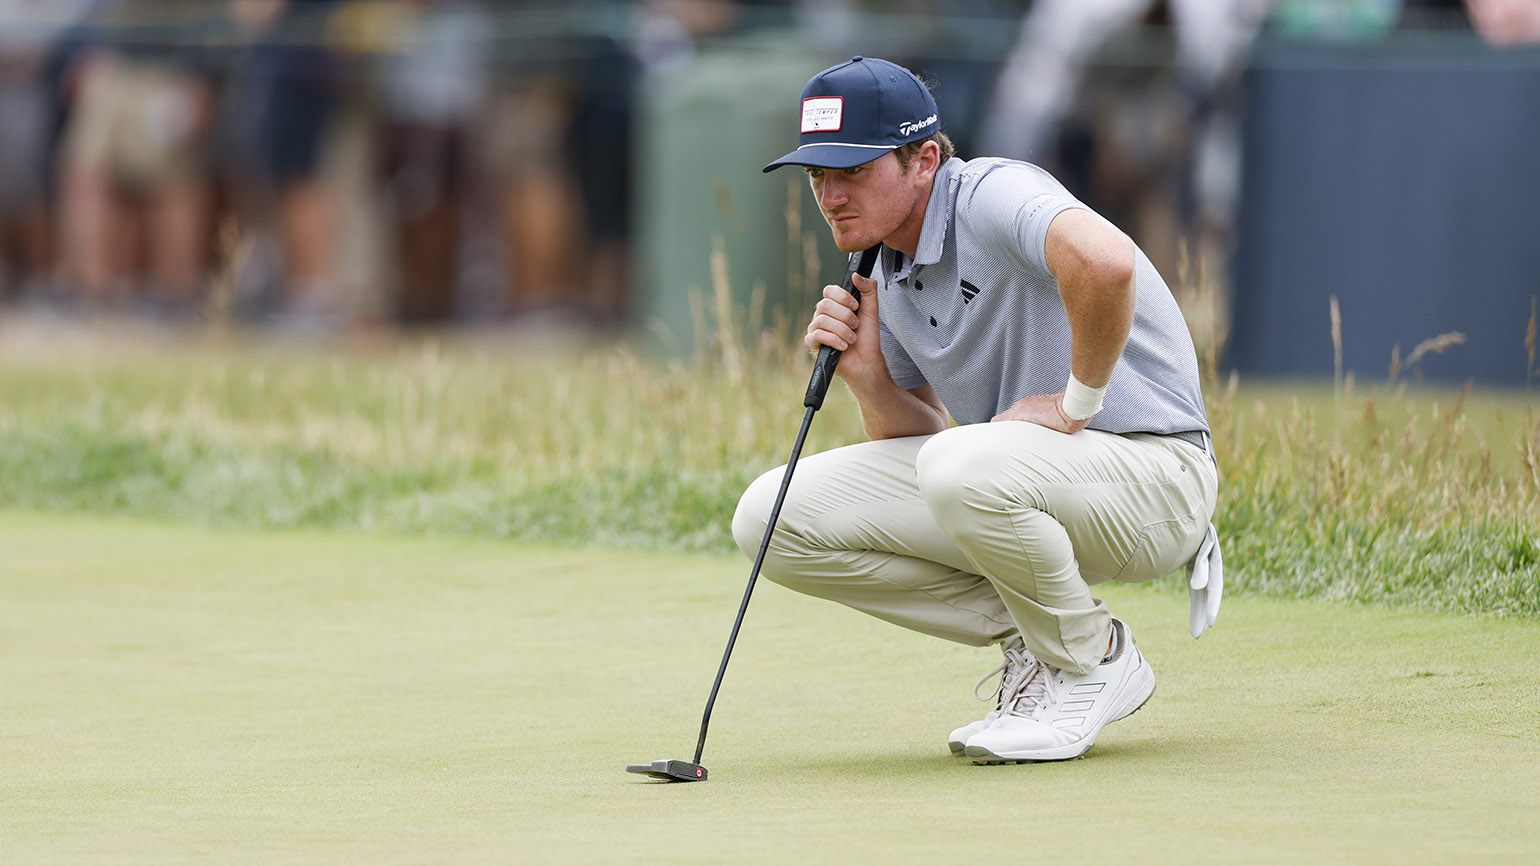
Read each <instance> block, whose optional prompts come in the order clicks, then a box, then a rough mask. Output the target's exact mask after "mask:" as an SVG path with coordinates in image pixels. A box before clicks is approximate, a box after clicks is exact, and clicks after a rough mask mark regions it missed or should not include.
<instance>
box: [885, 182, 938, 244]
mask: <svg viewBox="0 0 1540 866" xmlns="http://www.w3.org/2000/svg"><path fill="white" fill-rule="evenodd" d="M935 185H936V177H935V175H931V178H930V181H929V182H927V183H926V184H925V187H924V189H922V190H921V191H920V197H919V199H918V200H917V201H916V202H915V203H914V208H913V209H912V210H911V211H909V216H908V217H906V218H905V219H904V221H903V223H902V224H901V225H899V227H898V229H897V230H896V231H894V232H893V233H892V234H890V235H888V236H887V237H885V238H883V239H882V242H883V243H884V244H886V245H887V247H888V249H891V250H897V251H899V252H901V253H903V254H904V255H906V256H908V257H909V258H910V259H913V258H914V255H915V252H916V251H917V250H919V248H920V233H921V232H922V231H924V229H925V209H926V208H927V207H929V206H930V191H931V190H932V189H934V188H935Z"/></svg>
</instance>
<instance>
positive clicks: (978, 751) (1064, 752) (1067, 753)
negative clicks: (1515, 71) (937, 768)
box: [963, 655, 1155, 766]
mask: <svg viewBox="0 0 1540 866" xmlns="http://www.w3.org/2000/svg"><path fill="white" fill-rule="evenodd" d="M1139 663H1140V665H1141V666H1142V667H1145V668H1148V667H1149V662H1146V661H1145V660H1144V656H1143V655H1141V656H1140V657H1139ZM1154 696H1155V674H1154V672H1153V671H1151V672H1150V690H1149V691H1148V692H1146V693H1145V695H1144V697H1142V698H1140V699H1139V702H1138V703H1137V704H1134V707H1133V709H1131V710H1126V711H1124V712H1122V713H1119V714H1118V715H1116V716H1113V717H1112V718H1110V719H1108V720H1107V722H1106V724H1103V725H1102V726H1101V727H1100V728H1097V729H1096V730H1094V731H1092V732H1091V733H1090V735H1089V736H1086V737H1083V738H1081V739H1079V740H1075V741H1074V742H1071V743H1067V744H1065V745H1063V746H1055V747H1054V748H1052V749H1038V750H1035V751H1032V752H1012V753H1010V754H1008V755H997V754H995V753H994V752H991V751H989V750H988V749H986V748H984V747H983V746H966V747H964V750H963V751H964V753H965V754H966V755H967V756H968V758H969V759H970V760H972V761H973V763H975V764H978V765H980V766H985V765H999V764H1046V763H1051V762H1053V761H1073V760H1075V759H1076V758H1079V757H1081V756H1082V755H1084V754H1085V753H1086V752H1089V751H1090V750H1091V747H1092V746H1094V745H1096V737H1097V736H1098V735H1100V734H1101V732H1102V729H1103V728H1105V727H1107V725H1110V724H1112V723H1113V722H1117V721H1121V720H1123V719H1126V718H1128V717H1129V716H1131V715H1133V714H1134V713H1137V712H1139V711H1140V710H1141V709H1143V708H1144V705H1145V704H1147V703H1149V702H1150V698H1152V697H1154Z"/></svg>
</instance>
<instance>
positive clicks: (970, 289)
mask: <svg viewBox="0 0 1540 866" xmlns="http://www.w3.org/2000/svg"><path fill="white" fill-rule="evenodd" d="M958 282H960V283H962V296H963V303H965V304H966V303H968V302H969V301H971V300H973V299H974V298H976V297H978V294H979V287H978V286H975V285H974V284H972V283H970V282H968V281H967V280H959V281H958Z"/></svg>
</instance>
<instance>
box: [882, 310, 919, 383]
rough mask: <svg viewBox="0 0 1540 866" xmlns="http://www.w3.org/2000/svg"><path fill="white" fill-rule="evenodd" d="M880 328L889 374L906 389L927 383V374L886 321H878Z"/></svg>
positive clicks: (883, 353)
mask: <svg viewBox="0 0 1540 866" xmlns="http://www.w3.org/2000/svg"><path fill="white" fill-rule="evenodd" d="M878 330H879V332H880V334H881V337H882V357H883V358H884V359H886V360H887V362H888V375H890V376H892V377H893V382H894V384H896V385H898V387H900V388H903V389H904V390H905V391H913V390H914V389H915V388H918V387H920V386H921V385H927V384H929V383H928V382H926V381H925V374H923V373H921V372H920V368H919V366H917V365H916V364H915V363H914V359H913V358H910V357H909V353H908V352H906V351H904V347H903V346H901V345H899V342H898V338H897V337H895V336H893V332H892V331H890V330H888V326H887V325H886V324H885V323H882V322H879V323H878Z"/></svg>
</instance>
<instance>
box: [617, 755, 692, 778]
mask: <svg viewBox="0 0 1540 866" xmlns="http://www.w3.org/2000/svg"><path fill="white" fill-rule="evenodd" d="M626 772H627V773H646V774H647V775H649V776H651V777H653V778H654V779H657V780H658V781H660V782H704V781H706V768H705V767H702V766H701V765H700V764H692V763H690V762H689V761H668V760H664V761H653V762H652V763H651V764H631V765H630V766H628V767H626Z"/></svg>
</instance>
